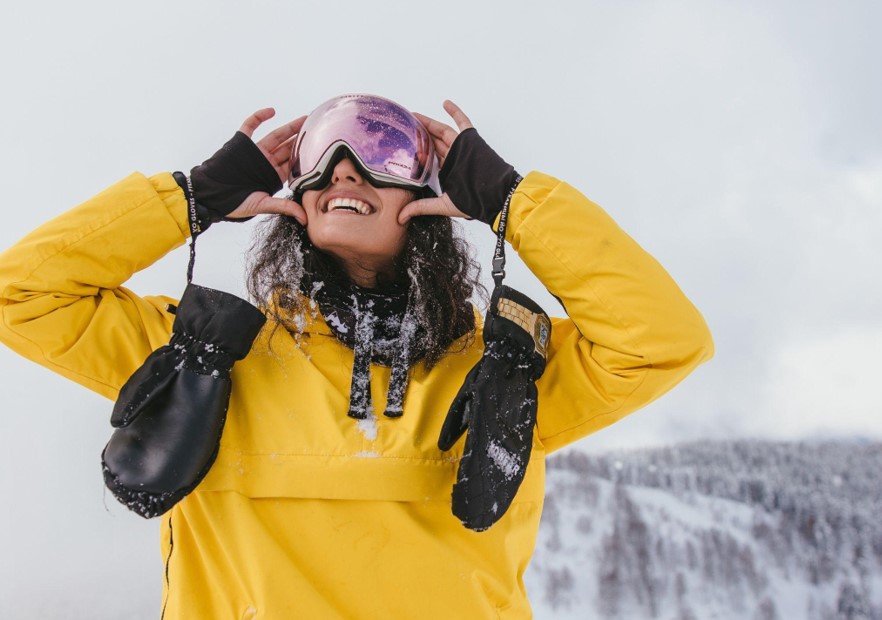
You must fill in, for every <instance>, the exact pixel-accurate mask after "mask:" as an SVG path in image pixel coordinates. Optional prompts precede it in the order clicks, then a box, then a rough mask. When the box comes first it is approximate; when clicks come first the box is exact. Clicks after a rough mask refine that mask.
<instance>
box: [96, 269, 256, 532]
mask: <svg viewBox="0 0 882 620" xmlns="http://www.w3.org/2000/svg"><path fill="white" fill-rule="evenodd" d="M265 321H266V317H264V315H263V313H261V312H260V310H258V309H257V308H255V307H254V306H252V305H251V304H250V303H248V302H246V301H244V300H242V299H239V298H238V297H236V296H234V295H230V294H229V293H223V292H221V291H216V290H213V289H209V288H203V287H201V286H197V285H195V284H189V285H188V286H187V288H186V290H185V291H184V294H183V296H182V297H181V301H180V303H179V304H178V307H177V310H176V312H175V322H174V325H173V327H172V337H171V340H170V342H169V344H167V345H165V346H162V347H160V348H159V349H157V350H156V351H154V352H153V353H151V354H150V356H149V357H148V358H147V360H146V361H145V362H144V364H143V365H142V366H141V367H140V368H138V370H136V371H135V372H134V373H133V374H132V376H131V377H130V378H129V380H128V381H126V383H125V385H123V387H122V389H121V390H120V393H119V398H118V400H117V401H116V405H115V406H114V408H113V414H112V416H111V418H110V422H111V424H112V425H113V426H114V427H116V430H115V431H114V432H113V435H112V436H111V438H110V441H109V442H108V443H107V446H106V447H105V448H104V452H103V453H102V455H101V460H102V464H103V470H104V481H105V483H106V484H107V487H108V488H109V489H110V490H111V491H112V492H113V494H114V495H115V496H116V498H117V499H118V500H119V501H120V502H122V503H123V504H125V505H126V506H128V508H130V509H131V510H133V511H134V512H137V513H138V514H139V515H141V516H142V517H145V518H149V517H154V516H157V515H160V514H162V513H164V512H165V511H167V510H168V509H169V508H171V507H172V506H173V505H174V504H175V503H177V502H178V501H180V500H181V499H182V498H183V497H184V496H185V495H187V494H188V493H189V492H190V491H192V490H193V489H194V488H196V485H198V484H199V482H201V481H202V479H203V478H204V477H205V474H207V473H208V470H209V468H210V467H211V465H212V463H214V459H215V457H216V456H217V451H218V445H219V443H220V436H221V432H222V431H223V428H224V422H225V420H226V415H227V406H228V404H229V400H230V390H231V387H232V383H231V381H230V369H231V368H232V367H233V364H234V363H235V362H236V361H237V360H240V359H242V358H243V357H245V356H246V355H247V354H248V351H249V350H250V349H251V345H252V343H253V342H254V339H255V338H256V337H257V334H258V332H260V329H261V327H263V324H264V322H265Z"/></svg>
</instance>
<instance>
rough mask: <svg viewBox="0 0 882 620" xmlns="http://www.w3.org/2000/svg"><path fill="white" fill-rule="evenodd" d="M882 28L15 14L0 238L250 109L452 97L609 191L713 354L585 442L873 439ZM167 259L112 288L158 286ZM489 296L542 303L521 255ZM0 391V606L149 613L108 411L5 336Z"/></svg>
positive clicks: (138, 539) (220, 229) (573, 10)
mask: <svg viewBox="0 0 882 620" xmlns="http://www.w3.org/2000/svg"><path fill="white" fill-rule="evenodd" d="M246 6H247V7H248V8H246ZM433 6H434V7H438V8H430V7H433ZM366 7H376V8H366ZM442 7H443V8H442ZM880 24H882V5H880V4H879V3H878V2H872V1H866V2H857V1H852V2H848V1H846V2H838V3H832V2H817V1H809V2H806V1H801V2H795V1H793V2H789V1H788V2H784V1H782V2H774V3H770V2H760V1H756V2H747V1H745V2H737V3H736V2H712V1H708V0H691V1H680V2H667V3H662V2H653V1H648V0H646V1H644V0H633V1H629V2H618V3H611V2H597V1H589V2H585V1H580V2H576V1H575V0H573V1H572V2H567V3H563V2H537V1H536V0H532V1H531V2H523V1H509V2H487V3H478V2H460V1H455V2H445V3H443V4H439V3H417V2H413V1H411V2H396V1H389V2H384V3H370V4H369V3H364V2H354V1H353V2H338V3H330V2H329V3H319V2H314V3H312V6H304V5H303V3H297V2H288V3H271V2H250V3H247V4H246V3H239V2H235V3H234V2H228V1H218V0H215V1H213V2H208V1H207V0H200V1H198V2H170V1H160V2H151V3H149V4H143V3H140V4H131V3H118V2H113V3H112V2H92V1H89V0H84V1H81V2H76V3H62V2H58V1H55V2H42V3H41V2H32V3H24V2H19V3H17V5H16V6H14V7H5V8H4V11H3V19H2V21H0V66H2V76H3V92H4V95H3V97H2V98H0V111H2V117H3V118H4V119H5V122H4V123H3V128H2V138H3V139H2V140H0V170H2V174H3V180H4V189H5V191H6V195H5V209H4V217H3V226H2V227H0V248H6V247H8V246H9V245H11V244H12V243H14V242H15V241H16V240H17V239H18V238H20V237H21V236H23V235H24V234H25V233H27V232H29V231H30V230H32V229H33V228H35V227H36V226H38V225H39V224H41V223H43V222H45V221H46V220H48V219H49V218H51V217H53V216H54V215H56V214H59V213H61V212H62V211H64V210H66V209H68V208H70V207H72V206H74V205H75V204H77V203H78V202H80V201H82V200H85V199H87V198H88V197H90V196H91V195H93V194H95V193H96V192H98V191H99V190H101V189H102V188H104V187H106V186H107V185H110V184H111V183H113V182H115V181H116V180H118V179H120V178H121V177H123V176H125V175H127V174H128V173H130V172H132V171H134V170H139V171H142V172H144V173H147V174H150V173H154V172H158V171H164V170H176V169H181V170H187V169H189V168H190V167H192V166H193V165H195V164H197V163H199V162H200V161H202V160H203V159H205V158H206V157H207V156H208V155H210V154H211V153H212V152H214V150H216V149H217V147H218V146H220V145H221V144H222V143H223V142H224V141H226V139H227V138H228V137H229V136H230V135H232V133H233V131H235V129H236V128H237V127H238V126H239V124H240V123H241V121H242V120H243V119H244V118H245V117H246V116H248V115H249V114H250V113H251V112H252V111H254V110H255V109H257V108H260V107H264V106H275V107H276V109H277V111H278V113H279V117H278V118H279V120H280V121H282V120H288V119H291V118H294V117H296V116H299V115H300V114H304V113H307V112H308V111H309V110H311V109H312V108H314V107H315V106H316V105H318V104H319V103H321V102H322V101H324V100H325V99H327V98H329V97H331V96H334V95H337V94H340V93H344V92H356V91H359V92H370V93H376V94H381V95H384V96H387V97H390V98H392V99H395V100H397V101H399V102H401V103H402V104H404V105H405V106H408V107H410V108H411V109H414V110H417V111H421V112H423V113H426V114H429V115H432V116H435V117H438V118H443V111H442V110H441V102H442V101H443V100H444V99H445V98H450V99H453V100H454V101H456V102H457V103H458V104H459V105H461V106H462V107H463V109H464V110H465V111H466V112H467V113H468V114H469V115H470V116H471V118H472V120H473V122H474V123H475V125H476V126H477V127H478V128H479V130H480V131H481V133H482V134H483V135H484V137H485V138H486V139H487V140H488V142H490V144H491V145H492V146H494V148H495V149H496V150H497V151H498V152H499V153H500V154H502V155H503V157H505V158H506V159H508V160H509V161H510V162H511V163H512V164H513V165H514V166H515V167H516V168H517V169H518V170H519V171H521V172H527V171H529V170H533V169H538V170H542V171H543V172H547V173H549V174H553V175H555V176H557V177H559V178H561V179H564V180H566V181H567V182H569V183H570V184H572V185H574V186H576V187H578V188H579V189H580V190H582V191H583V192H584V193H585V194H587V195H588V196H589V197H590V198H592V199H593V200H595V201H596V202H598V203H600V204H601V205H602V206H604V208H606V209H607V210H608V211H609V212H610V213H611V214H612V215H613V217H614V218H615V219H616V220H617V221H618V222H619V223H620V224H621V225H622V226H623V228H625V230H627V231H628V232H629V233H630V234H631V235H632V236H633V237H634V238H636V239H637V241H638V242H640V243H641V244H642V245H643V247H645V248H646V249H647V250H649V251H650V252H651V253H652V254H653V255H655V256H656V257H657V258H658V259H659V260H660V261H661V263H662V264H663V265H665V266H666V267H667V268H668V270H669V271H670V272H671V273H672V274H673V276H674V277H675V279H676V280H677V281H678V282H679V283H680V285H681V287H682V288H683V289H684V291H685V292H686V293H687V295H688V296H689V297H690V298H691V299H692V300H693V301H694V302H695V304H696V305H697V306H698V308H699V309H700V310H701V311H702V312H703V313H704V316H705V317H706V319H707V321H708V323H709V324H710V326H711V329H712V331H713V333H714V337H715V340H716V344H717V354H716V357H715V359H714V360H713V361H712V362H711V363H709V364H707V365H705V366H704V367H702V368H700V369H699V370H698V371H696V372H695V373H694V374H693V375H692V376H691V377H690V378H689V379H687V380H686V381H685V382H684V383H683V384H682V385H681V386H679V387H678V388H677V389H676V390H675V391H674V392H672V393H671V394H669V395H667V396H665V397H664V398H662V399H661V400H660V401H658V402H657V403H655V404H653V405H652V406H650V407H648V408H647V409H645V410H643V411H642V412H640V413H638V414H635V415H634V416H632V417H631V418H629V419H627V420H625V421H623V422H621V423H619V424H618V425H616V426H615V427H613V428H611V429H608V430H607V431H604V432H602V433H598V434H597V435H595V436H594V437H591V438H588V439H586V440H584V441H583V442H582V443H581V444H579V446H578V448H579V449H587V450H601V449H603V448H605V447H608V446H615V447H621V446H633V445H646V444H657V443H668V442H672V441H682V440H692V439H699V438H704V437H738V436H762V437H774V438H785V439H799V438H819V437H820V438H822V437H828V436H852V435H861V436H869V437H873V438H877V439H878V438H882V390H879V388H878V384H879V382H880V377H882V361H880V355H879V351H880V350H882V278H880V270H882V269H880V268H882V249H880V248H882V226H880V225H882V122H880V119H879V110H882V80H880V66H879V60H880V58H882V43H880V39H879V37H878V29H879V25H880ZM465 228H466V234H467V235H468V236H469V237H470V238H471V239H472V240H473V241H474V242H475V243H476V244H477V245H478V246H479V247H480V248H481V256H482V257H484V258H483V260H484V263H485V264H488V260H487V259H488V257H489V253H490V248H491V247H492V241H493V238H492V235H491V234H490V233H489V231H488V230H487V229H486V227H484V226H483V225H481V224H479V223H469V224H467V225H466V226H465ZM250 231H251V225H250V224H244V225H232V224H230V225H218V226H216V227H213V228H212V230H211V234H210V235H206V236H205V238H204V239H202V240H200V244H201V247H200V262H199V266H198V267H197V276H196V279H197V281H198V282H200V283H202V284H205V285H209V286H214V287H217V288H223V289H225V290H229V291H232V292H238V293H240V294H241V293H243V287H242V267H241V265H242V262H241V256H242V252H243V250H244V249H245V248H246V247H247V245H248V243H249V238H250ZM510 254H513V253H510ZM186 260H187V257H186V251H185V250H180V251H177V252H175V253H173V254H172V255H170V256H168V257H167V258H166V259H163V260H162V261H161V262H160V263H158V264H157V265H155V266H154V267H152V268H151V269H150V270H148V271H147V272H144V273H142V274H139V275H138V276H136V278H135V280H134V281H133V282H131V283H130V284H131V286H132V288H134V289H135V290H136V291H138V292H140V293H143V294H154V293H163V294H168V295H179V294H180V292H181V291H182V289H183V285H184V271H185V267H186ZM507 284H510V285H512V286H515V287H517V288H521V289H522V290H524V291H525V292H527V293H528V294H529V295H531V296H533V297H534V298H536V299H537V300H538V301H540V303H542V304H543V305H545V307H546V309H548V310H549V311H551V312H552V313H553V314H556V313H559V312H560V309H559V307H558V306H556V304H555V302H554V301H553V300H552V299H551V298H550V297H549V296H548V295H547V294H546V293H545V292H544V289H543V287H542V286H541V285H539V284H538V283H537V282H536V280H535V279H534V278H533V277H532V276H531V275H530V274H529V272H527V271H526V270H525V269H523V268H513V269H512V270H510V276H509V280H507ZM0 381H2V387H3V399H4V407H3V413H2V415H0V448H2V450H3V457H2V458H3V460H2V462H0V465H2V466H0V472H2V473H0V498H2V501H0V526H2V527H0V548H2V549H3V550H4V552H3V553H2V554H0V609H13V608H14V609H19V610H25V611H28V613H30V614H37V613H39V610H40V609H41V607H40V606H41V605H45V606H46V607H45V609H44V613H49V612H47V611H46V610H49V609H56V606H57V605H58V604H59V600H65V601H67V600H68V599H67V598H65V597H67V596H68V595H67V594H63V593H66V592H73V591H74V589H75V588H78V587H80V586H81V592H79V593H78V594H77V595H76V597H74V595H73V594H70V599H69V600H70V603H69V605H70V607H69V611H70V613H71V614H73V615H71V616H69V617H80V616H78V615H77V614H79V613H82V612H81V610H86V609H90V610H91V611H90V613H91V614H92V615H91V616H90V617H93V618H99V617H100V618H103V617H108V618H111V617H113V618H117V617H123V616H121V615H120V614H121V613H123V612H122V611H121V610H129V611H131V610H132V609H139V608H140V607H141V606H143V605H145V604H146V605H148V608H150V607H149V606H150V605H153V606H154V607H155V599H156V597H157V592H158V588H159V581H158V577H159V566H160V560H159V557H158V553H157V541H156V536H155V528H156V525H155V524H154V523H140V519H138V518H137V517H134V516H132V515H129V514H126V513H125V511H124V509H122V508H118V507H117V506H116V505H115V504H116V501H115V500H114V499H113V498H112V497H111V496H110V495H109V494H107V496H106V499H105V500H104V501H105V502H106V504H107V509H105V507H104V503H102V496H103V492H102V483H101V475H100V471H99V465H98V463H99V460H98V457H99V454H100V451H101V448H102V447H103V445H104V443H105V442H106V440H107V438H108V437H109V434H110V427H109V424H108V418H109V414H110V409H111V403H109V402H107V401H105V400H103V399H101V398H99V397H97V396H95V395H92V394H90V393H88V392H86V391H85V390H83V389H81V388H79V387H76V386H74V385H72V384H71V385H68V384H67V382H65V381H64V380H63V379H61V378H60V377H56V376H54V375H52V374H51V373H49V372H48V371H45V370H42V369H40V368H38V367H37V366H35V365H33V364H31V363H30V362H26V361H23V360H21V359H19V358H17V357H16V356H15V355H14V354H12V353H11V352H9V351H7V350H5V349H2V350H0ZM9 550H11V551H12V553H11V554H10V553H9V552H8V551H9ZM144 558H149V560H147V561H145V560H144ZM59 583H63V584H64V585H63V586H60V585H58V584H59ZM144 584H147V585H146V586H145V585H144ZM43 588H45V592H43V590H42V589H43ZM59 588H60V590H59ZM59 592H61V593H59ZM83 593H85V594H83ZM84 597H85V598H84ZM90 597H91V598H90ZM74 601H75V602H74ZM22 613H24V612H22ZM28 613H25V614H24V615H21V614H19V615H20V617H28ZM102 614H103V615H102ZM30 617H37V616H35V615H32V616H30ZM131 617H137V616H136V615H132V616H131Z"/></svg>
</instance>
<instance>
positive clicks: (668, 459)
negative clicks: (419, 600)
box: [526, 441, 882, 620]
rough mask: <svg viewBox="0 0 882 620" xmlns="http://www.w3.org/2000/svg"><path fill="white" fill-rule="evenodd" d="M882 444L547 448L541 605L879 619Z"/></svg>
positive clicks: (604, 611) (700, 615)
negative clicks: (550, 451)
mask: <svg viewBox="0 0 882 620" xmlns="http://www.w3.org/2000/svg"><path fill="white" fill-rule="evenodd" d="M880 508H882V445H880V444H869V443H854V442H852V443H828V444H785V443H769V442H747V441H741V442H730V443H698V444H691V445H685V446H679V447H675V448H666V449H657V450H644V451H634V452H623V453H616V454H609V455H605V456H601V457H589V456H586V455H584V454H581V453H578V452H570V453H568V454H564V455H561V456H558V457H555V458H552V459H550V460H549V467H548V492H547V500H546V506H545V512H544V515H543V520H542V526H541V528H540V535H539V541H538V544H537V548H536V554H535V558H534V560H533V563H532V564H531V566H530V568H529V570H528V572H527V576H526V583H527V588H528V592H529V593H530V596H531V600H532V601H533V605H534V611H535V614H536V618H538V619H540V620H543V619H551V618H554V619H570V618H627V619H629V620H631V619H642V618H664V619H682V620H687V619H695V620H705V619H713V618H725V619H733V620H735V619H737V620H740V619H745V620H747V619H749V620H771V619H780V620H799V619H803V618H805V619H811V620H816V619H817V620H826V619H828V618H829V619H834V618H835V619H837V620H838V619H858V618H866V619H871V618H872V619H875V618H882V514H880Z"/></svg>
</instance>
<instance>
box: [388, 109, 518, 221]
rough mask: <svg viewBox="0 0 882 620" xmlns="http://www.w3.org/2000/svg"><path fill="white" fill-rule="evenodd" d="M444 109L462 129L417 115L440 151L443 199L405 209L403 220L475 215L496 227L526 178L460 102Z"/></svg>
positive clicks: (472, 216)
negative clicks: (486, 138) (482, 133)
mask: <svg viewBox="0 0 882 620" xmlns="http://www.w3.org/2000/svg"><path fill="white" fill-rule="evenodd" d="M444 109H445V110H446V111H447V113H448V114H450V116H451V117H452V118H453V120H454V121H455V122H456V125H457V127H459V129H460V132H461V133H457V132H456V130H455V129H453V128H452V127H450V126H448V125H445V124H444V123H441V122H439V121H436V120H434V119H431V118H429V117H427V116H422V115H417V118H419V120H420V122H422V123H423V124H424V125H425V127H426V129H427V130H428V131H429V134H430V135H431V136H432V141H433V144H434V145H435V149H436V151H437V152H438V157H439V160H440V162H441V164H442V165H441V170H440V172H439V173H438V180H439V181H440V182H441V189H442V191H443V192H444V193H443V194H442V195H441V196H440V197H439V198H424V199H422V200H416V201H414V202H412V203H411V204H409V205H407V206H406V207H405V208H404V209H402V211H401V214H400V215H399V217H398V220H399V222H402V223H404V222H406V221H407V220H408V219H409V218H411V217H413V216H415V215H449V216H457V217H470V218H473V219H477V220H481V221H482V222H484V223H486V224H489V225H490V226H492V225H493V222H494V221H495V219H496V217H497V216H498V215H499V212H500V211H502V207H503V205H504V204H505V202H506V200H507V199H508V197H509V196H510V195H511V192H512V190H513V189H514V188H515V187H516V186H517V185H518V184H519V183H520V181H521V176H520V175H519V174H518V173H517V172H516V171H515V169H514V168H513V167H512V166H511V165H509V164H507V163H506V162H505V160H503V159H502V158H501V157H500V156H499V155H498V154H497V153H496V151H494V150H493V149H492V148H490V145H489V144H487V143H486V142H485V141H484V139H483V138H482V137H481V136H480V135H478V132H477V130H476V129H475V128H474V126H473V125H472V122H471V121H470V120H469V118H468V117H467V116H466V115H465V113H464V112H463V111H462V110H460V109H459V107H457V106H456V105H455V104H453V103H452V102H450V101H445V102H444Z"/></svg>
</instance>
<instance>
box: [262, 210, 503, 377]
mask: <svg viewBox="0 0 882 620" xmlns="http://www.w3.org/2000/svg"><path fill="white" fill-rule="evenodd" d="M458 228H459V225H458V224H455V223H454V222H453V221H452V219H451V218H449V217H445V216H421V217H415V218H413V219H411V220H410V222H408V225H407V241H406V243H405V247H404V250H403V251H402V252H401V254H399V256H398V257H397V258H396V260H395V263H394V267H395V273H394V275H393V276H392V281H388V280H387V281H378V284H379V285H380V286H381V287H382V286H387V285H391V286H403V287H409V290H410V294H411V300H410V303H411V311H412V312H413V314H414V316H415V317H416V318H417V320H418V321H419V324H420V325H421V326H422V328H423V329H424V330H425V343H424V344H425V350H426V356H425V358H424V361H425V363H426V365H427V367H429V368H431V367H432V366H434V365H435V364H436V363H437V362H438V361H439V360H440V359H441V358H442V357H443V356H444V354H445V353H446V352H447V350H448V348H449V347H450V345H451V344H452V343H453V342H454V341H455V340H456V339H457V338H459V337H460V336H461V335H463V334H465V333H468V337H467V338H466V339H465V340H464V344H463V348H465V347H466V346H468V345H469V344H470V343H471V342H472V340H473V338H474V310H473V309H472V305H471V303H470V301H469V300H470V299H471V298H473V297H476V298H478V299H479V300H480V301H481V302H482V303H485V302H486V299H487V290H486V288H484V286H483V285H482V284H481V282H480V265H478V263H477V261H476V260H475V259H474V257H473V255H472V249H471V247H470V246H469V244H468V243H467V242H466V241H465V240H464V239H463V238H462V237H461V236H460V234H459V230H458ZM248 256H249V261H248V266H247V286H248V293H249V294H250V295H251V298H252V299H253V300H254V302H255V303H256V304H257V305H259V306H261V307H263V308H265V311H266V312H267V314H268V315H269V316H270V317H271V318H272V319H275V321H276V326H277V327H278V326H283V327H284V328H285V329H287V330H288V331H290V332H292V333H295V334H298V333H302V329H303V326H304V322H303V320H302V319H303V317H305V316H306V315H307V314H308V313H310V312H314V311H315V310H314V308H315V306H314V305H312V306H311V307H310V299H309V297H308V296H305V295H304V294H303V293H302V292H301V291H313V290H315V289H314V288H313V287H314V286H315V285H316V284H317V283H320V282H321V283H324V285H325V286H328V285H331V286H333V285H335V284H336V285H349V284H351V281H350V279H349V277H348V276H347V274H346V272H345V271H344V270H343V268H342V266H341V265H340V264H339V262H338V261H337V260H336V259H335V258H334V257H332V256H330V255H328V254H326V253H324V252H322V251H321V250H319V249H318V248H316V247H315V246H314V245H313V244H312V242H311V241H310V240H309V236H308V235H307V232H306V228H304V227H303V226H302V225H301V224H300V223H299V222H298V221H297V220H295V219H294V218H293V217H289V216H286V215H276V216H273V217H271V218H268V219H267V220H265V221H264V222H262V223H261V225H260V226H258V228H257V232H256V235H255V238H254V241H253V243H252V247H251V251H250V252H249V253H248Z"/></svg>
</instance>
